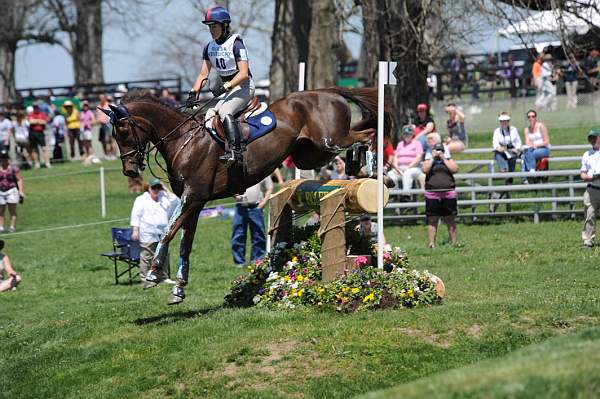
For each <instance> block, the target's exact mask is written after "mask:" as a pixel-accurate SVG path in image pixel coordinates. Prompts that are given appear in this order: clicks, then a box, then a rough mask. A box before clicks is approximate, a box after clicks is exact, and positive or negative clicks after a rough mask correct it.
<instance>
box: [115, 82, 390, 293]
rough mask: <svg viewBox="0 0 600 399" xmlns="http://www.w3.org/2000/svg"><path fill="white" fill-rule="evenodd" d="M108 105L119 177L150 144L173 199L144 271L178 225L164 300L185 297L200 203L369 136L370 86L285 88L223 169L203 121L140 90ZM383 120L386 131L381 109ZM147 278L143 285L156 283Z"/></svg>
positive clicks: (317, 162) (310, 163)
mask: <svg viewBox="0 0 600 399" xmlns="http://www.w3.org/2000/svg"><path fill="white" fill-rule="evenodd" d="M348 101H352V102H353V103H355V104H356V105H358V107H359V108H360V110H361V115H362V119H361V120H359V121H358V122H357V123H355V124H354V125H352V126H351V108H350V105H349V103H348ZM110 108H111V110H112V113H111V115H112V119H113V136H114V138H115V140H116V142H117V145H118V147H119V150H120V153H121V156H120V158H121V162H122V171H123V174H124V175H126V176H129V177H137V176H138V175H139V173H140V170H143V168H144V166H145V157H147V156H149V151H150V150H151V149H148V146H149V143H152V145H153V146H154V147H155V148H156V149H157V151H158V152H159V153H160V154H161V156H162V158H163V159H164V162H165V164H166V172H167V175H168V179H169V183H170V185H171V188H172V190H173V192H174V193H175V194H176V195H177V196H178V197H179V198H180V199H181V202H180V205H179V206H178V207H177V208H176V210H175V211H174V213H173V215H172V217H171V219H170V220H169V224H168V226H167V228H166V231H165V233H164V235H163V236H162V237H161V240H160V242H159V244H158V247H157V249H156V252H155V255H154V258H153V260H152V266H151V270H152V271H151V273H149V274H154V276H158V273H157V272H158V270H159V269H160V266H161V265H163V264H164V262H165V258H166V256H167V251H168V246H169V243H170V242H171V240H172V239H173V237H174V236H175V234H176V233H177V231H178V230H179V229H182V231H183V232H182V239H181V244H180V249H179V259H178V262H177V278H176V285H175V286H174V287H173V289H172V291H171V295H170V297H169V300H168V303H169V304H177V303H180V302H182V301H183V300H184V298H185V291H184V287H185V286H186V285H187V283H188V276H189V269H190V262H189V256H190V253H191V251H192V243H193V240H194V236H195V233H196V225H197V222H198V216H199V213H200V211H201V210H202V209H203V207H204V205H205V204H206V203H207V202H208V201H211V200H215V199H221V198H227V197H231V196H233V195H235V194H241V193H243V192H244V191H245V190H246V188H248V187H251V186H252V185H254V184H256V183H259V182H260V181H262V180H263V179H264V178H266V177H267V176H269V175H270V174H271V173H272V172H273V171H274V170H275V169H276V168H277V167H278V166H279V165H280V164H281V163H282V161H283V160H284V159H285V158H287V157H288V156H289V155H291V156H292V158H293V161H294V163H295V164H296V166H297V167H298V168H300V169H314V168H317V167H321V166H323V165H325V164H327V163H328V162H329V161H330V160H331V159H332V158H333V157H334V156H335V155H336V154H337V152H338V151H339V150H341V149H344V148H348V147H350V146H351V145H352V144H354V143H358V142H361V143H368V142H370V141H371V140H373V139H374V137H375V136H376V134H375V132H376V129H377V89H376V88H358V89H346V88H340V87H332V88H328V89H319V90H313V91H303V92H295V93H291V94H289V95H287V96H286V97H284V98H282V99H280V100H277V101H275V102H274V103H272V104H271V105H270V106H269V110H270V111H271V112H272V113H273V114H274V115H275V117H276V127H275V129H274V130H273V131H272V132H270V133H269V134H267V135H265V136H262V137H260V138H258V139H257V140H255V141H253V142H251V143H250V144H248V145H247V147H246V155H245V157H244V158H245V161H244V165H243V168H240V167H229V168H227V167H225V166H224V165H222V164H221V163H220V162H219V161H218V158H219V156H220V155H222V154H223V153H224V149H223V147H222V146H221V145H219V144H218V143H217V142H216V140H214V139H213V138H212V137H211V136H210V135H209V134H208V131H207V129H206V127H205V126H204V124H203V118H197V119H194V118H190V117H189V116H188V114H186V113H184V112H180V111H178V110H177V109H175V108H172V107H169V106H167V105H165V104H162V103H161V102H160V101H159V100H158V99H156V98H154V97H153V96H151V95H149V94H148V93H141V92H132V93H130V94H129V95H127V96H125V97H124V98H123V99H122V101H121V104H120V105H118V106H114V105H111V106H110ZM105 112H107V111H105ZM385 120H386V131H388V132H389V130H390V128H391V125H390V123H391V115H390V113H389V111H388V110H386V112H385ZM148 280H152V279H148ZM148 280H147V281H146V285H145V288H149V287H152V286H155V285H157V284H158V282H160V281H156V280H155V281H148Z"/></svg>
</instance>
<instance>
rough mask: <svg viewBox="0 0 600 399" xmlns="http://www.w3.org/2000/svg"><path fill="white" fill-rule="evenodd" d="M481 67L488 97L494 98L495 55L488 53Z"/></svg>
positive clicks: (496, 66)
mask: <svg viewBox="0 0 600 399" xmlns="http://www.w3.org/2000/svg"><path fill="white" fill-rule="evenodd" d="M483 67H484V69H485V88H486V90H490V91H489V92H488V98H489V99H490V100H491V99H492V98H494V92H493V90H494V89H495V88H496V81H497V80H498V76H497V68H498V60H496V57H494V55H493V54H490V55H489V56H488V57H487V59H486V60H485V61H484V62H483Z"/></svg>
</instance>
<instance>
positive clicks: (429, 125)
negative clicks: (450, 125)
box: [415, 103, 435, 151]
mask: <svg viewBox="0 0 600 399" xmlns="http://www.w3.org/2000/svg"><path fill="white" fill-rule="evenodd" d="M434 131H435V122H434V121H433V117H432V116H431V114H430V113H429V106H428V105H427V104H425V103H421V104H419V105H417V119H416V120H415V138H416V139H418V140H419V142H420V143H421V145H422V146H423V151H426V150H427V141H426V139H425V138H426V137H427V135H428V134H429V133H431V132H434Z"/></svg>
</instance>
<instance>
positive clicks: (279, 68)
mask: <svg viewBox="0 0 600 399" xmlns="http://www.w3.org/2000/svg"><path fill="white" fill-rule="evenodd" d="M310 29H311V1H310V0H276V1H275V21H274V23H273V34H272V36H271V68H270V81H271V82H270V95H271V100H277V99H279V98H281V97H284V96H285V95H287V94H288V93H291V92H293V91H296V90H297V88H298V63H299V62H306V61H307V60H308V48H309V46H308V42H309V32H310Z"/></svg>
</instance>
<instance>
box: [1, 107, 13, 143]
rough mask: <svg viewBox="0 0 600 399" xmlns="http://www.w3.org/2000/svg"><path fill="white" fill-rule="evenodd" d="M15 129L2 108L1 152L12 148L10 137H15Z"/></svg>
mask: <svg viewBox="0 0 600 399" xmlns="http://www.w3.org/2000/svg"><path fill="white" fill-rule="evenodd" d="M14 131H15V127H14V125H13V123H12V121H11V120H10V119H9V118H7V117H6V111H4V109H3V108H0V150H8V149H9V148H10V136H11V135H14Z"/></svg>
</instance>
